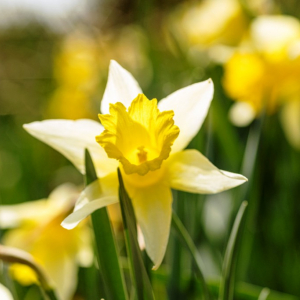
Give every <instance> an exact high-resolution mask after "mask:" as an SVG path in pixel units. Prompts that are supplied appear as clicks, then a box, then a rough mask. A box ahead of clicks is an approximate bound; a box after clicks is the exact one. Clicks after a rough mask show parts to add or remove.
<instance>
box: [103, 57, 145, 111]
mask: <svg viewBox="0 0 300 300" xmlns="http://www.w3.org/2000/svg"><path fill="white" fill-rule="evenodd" d="M141 93H142V90H141V88H140V86H139V84H138V83H137V81H136V80H135V79H134V78H133V76H132V75H131V74H130V73H129V72H128V71H127V70H125V69H124V68H123V67H121V66H120V65H119V64H118V63H117V62H116V61H114V60H111V61H110V65H109V74H108V81H107V85H106V88H105V92H104V95H103V98H102V102H101V112H102V113H103V114H108V113H109V104H110V103H112V104H114V103H116V102H121V103H123V104H124V105H125V107H129V106H130V103H131V101H132V100H133V99H134V98H135V97H136V96H137V95H138V94H141Z"/></svg>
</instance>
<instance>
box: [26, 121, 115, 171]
mask: <svg viewBox="0 0 300 300" xmlns="http://www.w3.org/2000/svg"><path fill="white" fill-rule="evenodd" d="M24 128H25V129H26V130H27V131H28V132H29V133H30V134H31V135H33V136H34V137H36V138H38V139H39V140H41V141H42V142H44V143H46V144H48V145H49V146H51V147H52V148H54V149H56V150H57V151H59V152H60V153H61V154H63V155H64V156H65V157H66V158H67V159H69V160H70V161H71V162H72V163H73V164H74V165H75V166H76V167H77V168H78V169H79V171H80V172H81V173H84V172H85V167H84V149H85V148H87V149H88V150H89V151H90V153H91V156H92V158H93V161H94V164H95V166H96V171H97V175H98V176H104V175H106V174H108V173H110V172H112V171H114V170H116V168H117V163H116V162H115V161H114V160H112V159H108V157H107V155H106V153H105V151H104V150H103V149H102V148H101V147H100V146H99V145H98V144H97V142H96V141H95V136H96V135H98V134H100V133H101V132H102V131H103V127H102V125H101V124H100V123H98V122H96V121H93V120H88V119H81V120H77V121H72V120H45V121H41V122H33V123H30V124H25V125H24Z"/></svg>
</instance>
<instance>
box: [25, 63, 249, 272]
mask: <svg viewBox="0 0 300 300" xmlns="http://www.w3.org/2000/svg"><path fill="white" fill-rule="evenodd" d="M212 97H213V83H212V81H211V80H207V81H203V82H199V83H196V84H193V85H190V86H188V87H186V88H183V89H180V90H178V91H176V92H174V93H172V94H171V95H169V96H168V97H167V98H165V99H163V100H161V101H160V102H159V103H158V104H157V101H156V100H151V101H150V100H148V99H147V98H146V97H145V96H144V95H143V94H142V91H141V88H140V87H139V85H138V83H137V82H136V80H135V79H134V78H133V76H132V75H131V74H130V73H129V72H128V71H126V70H125V69H123V68H122V67H121V66H120V65H119V64H118V63H117V62H115V61H111V64H110V70H109V76H108V82H107V86H106V89H105V93H104V96H103V99H102V102H101V110H102V113H103V114H104V115H100V119H101V121H102V124H103V126H104V127H103V126H102V125H100V123H97V122H94V121H92V120H77V121H69V120H45V121H42V122H33V123H31V124H26V125H24V128H25V129H26V130H27V131H28V132H29V133H30V134H32V135H33V136H35V137H37V138H38V139H40V140H42V141H43V142H45V143H47V144H48V145H50V146H52V147H53V148H55V149H57V150H58V151H60V152H61V153H62V154H64V155H65V156H66V157H67V158H69V159H70V160H71V161H72V162H73V163H74V164H75V166H76V167H77V168H78V169H79V170H80V171H82V172H83V173H84V170H85V168H84V149H85V148H87V149H88V150H89V151H90V153H91V155H92V158H93V161H94V163H95V167H96V171H97V175H98V177H99V178H100V180H99V181H95V182H94V183H92V184H90V185H89V186H87V188H86V189H85V190H84V191H83V192H82V194H81V196H80V197H79V199H78V201H77V202H76V205H75V209H74V212H73V213H72V214H71V215H69V216H68V217H67V218H66V219H65V220H64V222H63V226H64V227H65V228H68V229H71V228H74V227H75V226H76V225H77V224H78V223H79V222H80V221H81V220H83V219H84V218H85V217H86V216H88V215H89V214H91V213H92V212H93V211H95V210H96V209H99V208H101V207H103V206H107V205H110V204H113V203H116V202H118V180H117V168H118V167H119V166H120V169H121V172H122V174H123V177H124V183H125V187H126V189H127V191H128V193H129V196H130V197H131V199H132V202H133V207H134V210H135V214H136V216H137V221H138V224H139V226H140V228H141V231H142V233H143V236H144V239H145V248H146V251H147V253H148V255H149V257H150V258H151V260H152V261H153V262H154V268H158V267H159V265H160V264H161V262H162V260H163V257H164V254H165V251H166V247H167V243H168V238H169V233H170V224H171V215H172V200H173V199H172V193H171V188H174V189H178V190H182V191H187V192H191V193H200V194H201V193H203V194H210V193H218V192H221V191H224V190H227V189H230V188H233V187H235V186H238V185H240V184H242V183H244V182H245V181H246V180H247V179H246V178H245V177H244V176H242V175H239V174H234V173H230V172H227V171H222V170H219V169H218V168H217V167H215V166H214V165H213V164H212V163H211V162H210V161H209V160H208V159H207V158H206V157H204V156H203V155H202V154H201V153H200V152H198V151H197V150H183V149H184V148H185V147H186V146H187V145H188V144H189V142H190V141H191V140H192V138H193V137H194V136H195V135H196V134H197V132H198V131H199V129H200V127H201V125H202V123H203V122H204V119H205V117H206V114H207V112H208V109H209V106H210V103H211V100H212ZM187 120H188V122H187ZM179 130H180V133H179ZM99 134H100V136H99ZM96 136H97V140H98V142H99V143H100V144H101V146H102V147H103V148H102V147H100V146H99V144H97V142H96V140H95V137H96ZM110 157H111V158H114V159H111V158H110ZM117 160H119V162H120V163H119V162H118V161H117Z"/></svg>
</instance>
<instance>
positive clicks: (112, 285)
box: [85, 149, 128, 300]
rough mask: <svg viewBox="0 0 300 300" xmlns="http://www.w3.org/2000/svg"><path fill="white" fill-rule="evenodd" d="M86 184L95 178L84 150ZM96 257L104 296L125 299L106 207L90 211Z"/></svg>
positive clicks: (112, 298)
mask: <svg viewBox="0 0 300 300" xmlns="http://www.w3.org/2000/svg"><path fill="white" fill-rule="evenodd" d="M85 166H86V176H85V179H86V184H90V183H92V182H93V181H95V180H97V175H96V171H95V167H94V165H93V161H92V158H91V156H90V154H89V152H88V150H87V149H86V150H85ZM92 224H93V230H94V234H95V242H96V249H97V251H96V252H97V258H98V263H99V268H100V272H101V275H102V278H103V282H104V287H105V294H106V298H105V299H109V300H127V299H128V298H127V292H126V289H125V283H124V278H123V274H122V271H121V268H120V263H119V257H118V254H117V246H116V242H115V238H114V234H113V230H112V227H111V224H110V221H109V218H108V214H107V210H106V207H104V208H101V209H98V210H96V211H95V212H94V213H92Z"/></svg>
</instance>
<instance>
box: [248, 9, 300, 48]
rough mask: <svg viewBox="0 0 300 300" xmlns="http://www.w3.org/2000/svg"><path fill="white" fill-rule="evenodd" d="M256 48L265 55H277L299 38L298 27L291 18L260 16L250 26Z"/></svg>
mask: <svg viewBox="0 0 300 300" xmlns="http://www.w3.org/2000/svg"><path fill="white" fill-rule="evenodd" d="M250 35H251V38H252V40H253V42H254V45H255V46H256V48H257V49H258V50H259V51H261V52H263V53H265V54H277V53H278V52H280V51H281V50H282V49H283V48H285V47H287V46H288V45H289V44H290V43H291V42H293V41H295V39H298V38H299V37H300V25H299V22H298V20H297V19H296V18H294V17H291V16H282V15H273V16H269V15H268V16H267V15H265V16H260V17H258V18H256V19H255V20H254V21H253V22H252V24H251V26H250Z"/></svg>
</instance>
